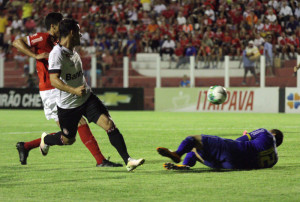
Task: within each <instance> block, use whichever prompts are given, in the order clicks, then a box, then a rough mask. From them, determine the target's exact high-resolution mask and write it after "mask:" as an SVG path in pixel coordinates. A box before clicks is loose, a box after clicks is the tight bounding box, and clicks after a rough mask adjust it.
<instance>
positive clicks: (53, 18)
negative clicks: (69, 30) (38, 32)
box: [45, 12, 63, 30]
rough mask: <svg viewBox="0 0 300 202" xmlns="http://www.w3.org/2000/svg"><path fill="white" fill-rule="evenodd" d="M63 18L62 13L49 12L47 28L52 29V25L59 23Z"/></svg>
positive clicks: (46, 22) (46, 21)
mask: <svg viewBox="0 0 300 202" xmlns="http://www.w3.org/2000/svg"><path fill="white" fill-rule="evenodd" d="M62 19H63V15H62V14H61V13H55V12H53V13H49V14H48V15H47V16H46V18H45V25H46V29H47V30H50V28H51V25H57V24H58V23H59V22H60V21H61V20H62Z"/></svg>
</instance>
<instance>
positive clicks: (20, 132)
mask: <svg viewBox="0 0 300 202" xmlns="http://www.w3.org/2000/svg"><path fill="white" fill-rule="evenodd" d="M286 128H300V126H285V127H284V129H286ZM141 129H144V128H142V127H141V128H140V129H139V128H136V127H135V128H132V129H126V128H123V129H122V130H126V131H127V130H130V131H140V130H141ZM251 129H253V130H255V129H257V127H248V128H236V127H228V128H205V127H201V128H180V129H178V128H174V129H171V128H152V129H151V131H153V130H154V131H200V130H222V131H224V130H248V131H251ZM58 131H59V129H58V130H53V131H52V132H58ZM93 131H103V130H102V129H101V128H96V129H95V128H94V129H92V132H93ZM43 132H45V131H15V132H3V133H2V134H3V135H18V134H30V133H43ZM48 132H49V131H48Z"/></svg>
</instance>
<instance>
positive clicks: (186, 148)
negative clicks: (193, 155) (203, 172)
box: [176, 137, 195, 156]
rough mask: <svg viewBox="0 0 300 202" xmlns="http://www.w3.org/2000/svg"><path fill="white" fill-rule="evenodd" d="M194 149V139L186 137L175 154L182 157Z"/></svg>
mask: <svg viewBox="0 0 300 202" xmlns="http://www.w3.org/2000/svg"><path fill="white" fill-rule="evenodd" d="M194 147H195V139H194V138H193V137H187V138H185V139H184V140H183V141H182V142H181V144H180V145H179V147H178V149H177V151H176V153H177V154H178V155H180V156H182V155H183V154H185V153H188V152H190V151H192V149H193V148H194Z"/></svg>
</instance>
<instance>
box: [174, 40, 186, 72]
mask: <svg viewBox="0 0 300 202" xmlns="http://www.w3.org/2000/svg"><path fill="white" fill-rule="evenodd" d="M184 52H185V48H184V47H182V45H181V44H180V43H179V42H176V49H175V51H174V53H175V55H176V56H177V64H176V67H175V68H176V69H178V68H179V67H180V66H181V65H184V64H187V63H188V62H189V61H188V60H187V59H186V57H185V53H184Z"/></svg>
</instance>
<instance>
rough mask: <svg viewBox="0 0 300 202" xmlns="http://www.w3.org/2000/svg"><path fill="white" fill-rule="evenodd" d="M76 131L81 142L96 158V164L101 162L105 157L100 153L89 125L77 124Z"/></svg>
mask: <svg viewBox="0 0 300 202" xmlns="http://www.w3.org/2000/svg"><path fill="white" fill-rule="evenodd" d="M78 133H79V136H80V139H81V141H82V143H83V144H84V145H85V146H86V147H87V148H88V149H89V150H90V152H91V154H92V155H93V156H94V158H95V159H96V161H97V165H98V164H101V163H102V161H103V160H104V159H105V157H104V156H103V155H102V153H101V151H100V148H99V146H98V143H97V141H96V140H95V138H94V136H93V134H92V132H91V130H90V128H89V126H88V125H87V124H85V125H82V126H79V127H78Z"/></svg>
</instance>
